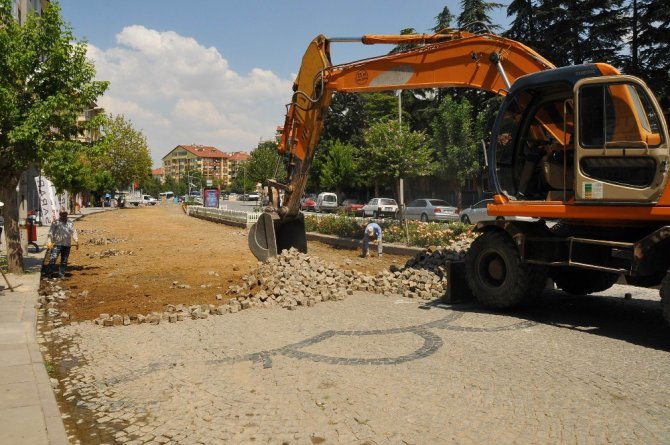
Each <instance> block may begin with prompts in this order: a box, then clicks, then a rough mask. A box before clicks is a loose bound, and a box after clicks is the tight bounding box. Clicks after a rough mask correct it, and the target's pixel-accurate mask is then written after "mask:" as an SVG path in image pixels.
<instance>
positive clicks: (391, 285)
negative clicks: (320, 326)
mask: <svg viewBox="0 0 670 445" xmlns="http://www.w3.org/2000/svg"><path fill="white" fill-rule="evenodd" d="M468 247H469V242H467V241H463V242H459V243H455V244H452V245H451V246H449V247H448V248H444V247H431V248H427V249H425V250H424V251H422V252H421V253H418V254H417V255H415V256H414V257H413V258H410V259H409V260H408V261H407V262H406V263H405V265H404V266H403V267H397V266H391V268H390V270H386V271H383V272H379V273H378V274H377V275H376V276H371V275H368V274H364V273H361V272H358V271H356V270H353V269H352V270H346V269H343V268H341V267H337V266H335V265H333V264H329V263H326V262H324V261H322V260H320V259H318V258H316V257H311V256H309V255H307V254H303V253H300V252H298V251H297V250H295V249H291V250H285V251H283V252H282V253H281V254H280V255H278V256H276V257H274V258H271V259H269V260H268V261H266V262H259V263H258V268H257V270H256V271H255V272H254V273H253V274H249V275H245V276H243V277H242V283H241V284H239V285H231V286H229V288H228V292H227V296H228V297H229V300H228V301H227V303H226V304H219V305H214V304H199V305H183V304H178V305H167V306H166V308H165V311H163V312H152V313H150V314H146V315H144V314H100V317H99V318H97V319H96V320H95V321H94V322H95V323H96V324H99V325H102V326H124V325H130V324H138V323H150V324H159V323H163V322H168V323H175V322H177V321H182V320H186V319H203V318H208V317H209V316H210V315H223V314H228V313H235V312H239V311H241V310H244V309H251V308H269V307H281V308H284V309H289V310H295V309H297V308H298V307H299V306H314V305H315V304H317V303H320V302H323V301H329V300H343V299H345V298H346V297H347V296H349V295H352V294H353V293H354V292H355V291H369V292H375V293H381V294H384V295H401V296H403V297H406V298H418V299H422V300H432V299H436V298H441V297H442V296H444V294H445V291H446V289H447V281H448V278H449V277H448V266H447V263H448V262H450V261H459V260H462V259H463V258H464V257H465V252H466V251H467V249H468ZM46 283H47V285H46V286H43V289H42V296H41V297H40V299H39V303H38V307H39V308H42V309H44V310H45V311H46V315H47V316H48V317H56V318H62V319H68V318H69V315H68V314H67V313H65V312H62V313H61V312H59V310H58V303H59V302H62V301H64V300H67V298H68V297H69V295H70V291H69V290H66V289H63V288H62V287H61V286H60V285H59V284H58V282H49V281H47V282H46ZM172 284H173V286H174V284H175V283H172ZM84 292H86V291H84ZM223 297H224V296H223V295H221V294H218V295H216V299H217V300H223Z"/></svg>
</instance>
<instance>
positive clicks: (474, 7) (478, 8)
mask: <svg viewBox="0 0 670 445" xmlns="http://www.w3.org/2000/svg"><path fill="white" fill-rule="evenodd" d="M503 6H504V5H503V4H502V3H496V2H486V1H483V0H461V13H460V14H459V16H458V27H459V28H463V27H468V28H470V26H469V25H472V26H474V27H472V28H470V29H471V30H481V29H482V28H481V26H476V25H475V24H484V25H486V26H488V28H489V29H491V30H496V29H499V28H500V26H499V25H494V24H493V22H492V21H491V17H490V16H489V13H490V12H491V11H493V10H494V9H497V8H501V7H503Z"/></svg>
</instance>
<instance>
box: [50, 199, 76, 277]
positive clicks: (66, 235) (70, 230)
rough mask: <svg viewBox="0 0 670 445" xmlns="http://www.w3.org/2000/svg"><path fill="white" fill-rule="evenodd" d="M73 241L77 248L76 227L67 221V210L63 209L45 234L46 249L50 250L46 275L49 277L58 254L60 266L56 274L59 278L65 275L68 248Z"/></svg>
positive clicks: (68, 255)
mask: <svg viewBox="0 0 670 445" xmlns="http://www.w3.org/2000/svg"><path fill="white" fill-rule="evenodd" d="M73 241H74V243H75V246H76V247H77V249H79V238H78V236H77V229H75V228H74V223H73V222H72V221H68V219H67V210H64V209H63V210H61V211H60V213H59V214H58V219H57V220H56V221H54V222H53V223H52V224H51V227H50V228H49V234H48V235H47V249H49V250H51V257H50V258H49V265H48V266H47V268H46V275H47V277H51V274H52V273H53V267H54V264H55V263H56V258H58V255H59V254H60V267H59V268H58V276H59V277H60V278H63V277H64V276H65V269H66V268H67V260H68V258H69V257H70V249H71V248H72V242H73Z"/></svg>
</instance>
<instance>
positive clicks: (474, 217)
mask: <svg viewBox="0 0 670 445" xmlns="http://www.w3.org/2000/svg"><path fill="white" fill-rule="evenodd" d="M492 202H493V199H482V200H481V201H479V202H478V203H475V204H472V205H471V206H470V207H468V208H466V209H463V210H461V222H463V223H465V224H477V223H478V222H480V221H491V220H494V219H495V220H514V221H537V218H531V217H526V216H495V217H494V216H490V215H489V214H488V211H487V210H486V205H487V204H490V203H492Z"/></svg>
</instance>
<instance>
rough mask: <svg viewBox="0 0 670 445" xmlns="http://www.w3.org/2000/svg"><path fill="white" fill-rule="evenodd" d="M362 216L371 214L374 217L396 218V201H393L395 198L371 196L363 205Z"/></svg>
mask: <svg viewBox="0 0 670 445" xmlns="http://www.w3.org/2000/svg"><path fill="white" fill-rule="evenodd" d="M363 216H372V217H375V218H383V217H385V216H390V217H392V218H397V217H398V203H397V202H395V199H391V198H372V199H371V200H370V201H368V203H367V204H365V205H364V206H363Z"/></svg>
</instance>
